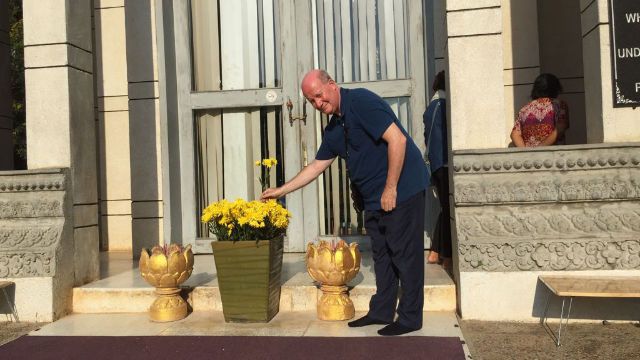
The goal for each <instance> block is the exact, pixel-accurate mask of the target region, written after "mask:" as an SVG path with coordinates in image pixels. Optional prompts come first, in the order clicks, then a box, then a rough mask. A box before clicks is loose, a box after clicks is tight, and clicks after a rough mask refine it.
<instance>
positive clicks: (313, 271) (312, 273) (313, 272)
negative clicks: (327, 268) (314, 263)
mask: <svg viewBox="0 0 640 360" xmlns="http://www.w3.org/2000/svg"><path fill="white" fill-rule="evenodd" d="M307 271H308V272H309V276H311V278H312V279H313V280H315V281H318V282H322V278H321V277H320V276H319V274H318V272H317V271H316V269H314V268H308V269H307Z"/></svg>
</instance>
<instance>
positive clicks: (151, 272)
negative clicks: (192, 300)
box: [140, 244, 193, 322]
mask: <svg viewBox="0 0 640 360" xmlns="http://www.w3.org/2000/svg"><path fill="white" fill-rule="evenodd" d="M192 271H193V252H192V251H191V245H187V246H186V247H185V248H184V249H182V247H180V246H179V245H176V244H171V245H169V246H154V247H153V249H151V252H149V251H147V249H142V252H141V253H140V275H141V276H142V277H143V278H144V279H145V280H146V281H147V282H148V283H149V284H150V285H151V286H153V287H155V288H156V295H158V297H157V298H156V300H155V301H154V302H153V304H151V307H150V308H149V318H150V319H151V321H157V322H166V321H176V320H180V319H184V318H185V317H186V316H187V303H186V302H185V301H184V299H182V297H181V296H180V284H182V283H183V282H185V281H186V280H187V279H188V278H189V276H191V272H192Z"/></svg>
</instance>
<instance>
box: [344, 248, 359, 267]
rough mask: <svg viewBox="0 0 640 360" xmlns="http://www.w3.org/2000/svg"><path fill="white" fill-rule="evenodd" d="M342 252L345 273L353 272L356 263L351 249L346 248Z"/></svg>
mask: <svg viewBox="0 0 640 360" xmlns="http://www.w3.org/2000/svg"><path fill="white" fill-rule="evenodd" d="M341 250H342V254H343V255H342V256H343V257H342V266H343V269H344V270H345V271H353V268H354V267H355V265H356V261H355V259H354V258H353V254H352V253H351V249H350V248H348V247H346V248H344V249H341Z"/></svg>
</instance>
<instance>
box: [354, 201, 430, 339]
mask: <svg viewBox="0 0 640 360" xmlns="http://www.w3.org/2000/svg"><path fill="white" fill-rule="evenodd" d="M424 196H425V192H424V191H421V192H419V193H417V194H416V195H413V196H412V197H410V198H409V199H407V200H405V201H403V202H402V203H400V204H398V205H397V206H396V208H395V209H393V210H392V211H390V212H386V211H383V210H374V211H368V210H367V211H365V224H364V225H365V228H366V230H367V234H368V235H369V236H370V237H371V249H372V250H373V264H374V271H375V275H376V294H375V295H373V296H372V297H371V301H370V302H369V313H368V314H367V315H368V316H369V317H371V318H373V319H376V320H382V321H387V322H393V320H394V315H395V309H396V299H397V297H398V285H400V286H401V287H402V296H401V297H400V303H399V304H398V321H399V322H400V324H401V325H404V326H406V327H409V328H412V329H419V328H421V327H422V308H423V305H424V201H425V198H424ZM398 282H400V284H398Z"/></svg>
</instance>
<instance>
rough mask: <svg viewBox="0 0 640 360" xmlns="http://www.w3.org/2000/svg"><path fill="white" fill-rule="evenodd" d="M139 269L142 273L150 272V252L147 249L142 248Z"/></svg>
mask: <svg viewBox="0 0 640 360" xmlns="http://www.w3.org/2000/svg"><path fill="white" fill-rule="evenodd" d="M138 267H139V268H140V273H146V272H148V271H149V252H148V251H147V249H145V248H142V251H141V252H140V261H139V262H138Z"/></svg>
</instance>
